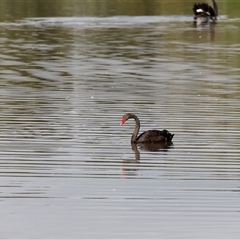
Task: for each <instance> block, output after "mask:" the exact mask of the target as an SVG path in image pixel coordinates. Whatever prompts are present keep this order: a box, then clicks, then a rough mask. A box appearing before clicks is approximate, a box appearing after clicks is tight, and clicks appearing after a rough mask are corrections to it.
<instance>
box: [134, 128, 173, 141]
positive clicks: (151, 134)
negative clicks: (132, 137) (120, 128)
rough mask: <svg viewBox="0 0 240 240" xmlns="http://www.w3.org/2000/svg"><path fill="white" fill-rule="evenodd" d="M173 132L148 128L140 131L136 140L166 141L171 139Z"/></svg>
mask: <svg viewBox="0 0 240 240" xmlns="http://www.w3.org/2000/svg"><path fill="white" fill-rule="evenodd" d="M173 136H174V134H171V133H170V132H169V131H168V130H166V129H164V130H162V131H159V130H148V131H145V132H143V133H141V134H140V135H139V136H138V137H137V139H136V141H137V142H139V143H144V142H167V141H171V140H172V138H173Z"/></svg>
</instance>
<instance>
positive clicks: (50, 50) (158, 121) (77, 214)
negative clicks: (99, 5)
mask: <svg viewBox="0 0 240 240" xmlns="http://www.w3.org/2000/svg"><path fill="white" fill-rule="evenodd" d="M176 19H177V18H176V17H112V18H45V19H26V20H23V21H18V22H15V23H1V30H0V43H1V45H0V49H1V59H2V60H1V62H2V64H1V66H0V80H1V89H0V93H1V94H0V104H1V105H0V107H1V121H0V127H1V133H0V134H1V142H0V149H1V156H0V174H1V175H0V176H1V185H0V200H1V201H0V204H1V216H2V221H1V225H2V230H1V237H3V238H138V239H139V238H238V237H239V236H240V228H239V222H240V214H239V211H240V208H239V191H240V189H239V186H240V159H239V155H240V150H239V146H240V138H239V128H240V121H239V120H240V117H239V99H240V95H239V87H240V85H239V73H240V70H239V48H240V44H239V41H238V40H239V37H238V36H239V22H238V21H231V20H224V17H222V22H220V23H219V24H218V25H216V26H201V27H197V28H195V27H193V26H192V23H191V21H192V18H190V17H179V18H178V20H176ZM127 112H133V113H135V114H137V115H138V117H139V118H140V120H141V126H142V127H141V129H142V131H143V130H148V129H154V128H158V129H163V128H166V129H168V130H169V131H170V132H172V133H174V134H175V136H174V139H173V145H172V146H168V147H166V146H157V147H155V146H150V147H149V146H144V145H143V146H140V145H132V146H131V144H130V137H131V132H132V131H133V128H134V122H133V120H129V121H128V122H127V123H126V124H125V125H124V126H119V122H120V119H121V117H122V115H123V114H125V113H127ZM154 147H155V148H154Z"/></svg>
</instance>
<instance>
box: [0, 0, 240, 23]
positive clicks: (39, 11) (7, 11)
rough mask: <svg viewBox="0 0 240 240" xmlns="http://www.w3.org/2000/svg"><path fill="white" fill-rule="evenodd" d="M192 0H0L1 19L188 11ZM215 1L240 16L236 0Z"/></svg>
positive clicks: (228, 12) (223, 10)
mask: <svg viewBox="0 0 240 240" xmlns="http://www.w3.org/2000/svg"><path fill="white" fill-rule="evenodd" d="M194 2H195V1H194V0H191V1H190V0H187V1H184V0H179V1H176V0H175V1H169V0H161V1H159V0H150V1H149V0H125V1H122V0H114V1H112V0H104V1H99V0H91V1H85V0H81V1H78V0H75V1H68V0H62V1H57V0H53V1H49V0H40V1H39V0H32V1H28V0H21V1H19V0H8V1H6V0H1V1H0V9H1V16H0V21H14V20H18V19H22V18H27V17H72V16H98V17H100V16H101V17H106V16H115V15H127V16H146V15H191V14H192V10H191V8H192V4H193V3H194ZM218 5H219V9H220V15H227V16H228V17H230V18H233V17H234V18H236V17H239V16H240V13H239V8H240V2H239V1H233V0H231V1H228V0H222V1H219V3H218Z"/></svg>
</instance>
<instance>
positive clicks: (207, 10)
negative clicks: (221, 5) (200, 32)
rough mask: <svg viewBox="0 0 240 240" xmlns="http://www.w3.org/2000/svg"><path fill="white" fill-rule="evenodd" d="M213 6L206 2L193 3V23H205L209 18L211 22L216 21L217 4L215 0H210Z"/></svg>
mask: <svg viewBox="0 0 240 240" xmlns="http://www.w3.org/2000/svg"><path fill="white" fill-rule="evenodd" d="M212 4H213V6H210V5H209V4H207V3H195V4H193V13H194V23H207V22H208V20H209V19H211V20H212V22H213V23H215V22H216V21H217V16H218V6H217V3H216V1H215V0H212Z"/></svg>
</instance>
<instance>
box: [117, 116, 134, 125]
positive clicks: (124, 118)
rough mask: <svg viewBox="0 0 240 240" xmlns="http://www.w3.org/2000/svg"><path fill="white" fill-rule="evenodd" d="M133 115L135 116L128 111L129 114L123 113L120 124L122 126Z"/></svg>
mask: <svg viewBox="0 0 240 240" xmlns="http://www.w3.org/2000/svg"><path fill="white" fill-rule="evenodd" d="M131 117H133V114H132V113H127V114H125V115H123V117H122V119H121V121H120V126H122V125H123V124H124V123H125V122H126V121H127V120H128V119H129V118H131Z"/></svg>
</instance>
